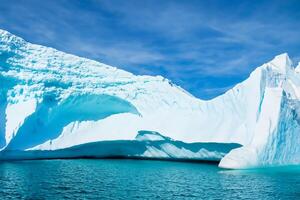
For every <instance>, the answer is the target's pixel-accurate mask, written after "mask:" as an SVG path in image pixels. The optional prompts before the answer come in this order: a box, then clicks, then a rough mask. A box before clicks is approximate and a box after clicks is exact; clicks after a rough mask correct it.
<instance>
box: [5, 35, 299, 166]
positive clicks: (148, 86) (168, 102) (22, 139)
mask: <svg viewBox="0 0 300 200" xmlns="http://www.w3.org/2000/svg"><path fill="white" fill-rule="evenodd" d="M299 98H300V70H299V65H298V67H295V68H294V67H293V66H292V62H291V61H290V59H289V57H288V55H287V54H286V53H285V54H281V55H279V56H276V57H275V58H274V59H273V60H272V61H270V62H268V63H265V64H263V65H262V66H260V67H258V68H256V69H255V70H254V71H253V72H252V73H251V74H250V76H249V78H248V79H246V80H245V81H243V82H242V83H240V84H237V85H236V86H235V87H233V88H232V89H230V90H229V91H227V92H226V93H225V94H223V95H221V96H219V97H216V98H214V99H212V100H208V101H204V100H200V99H197V98H195V97H194V96H192V95H191V94H189V93H188V92H187V91H185V90H183V89H182V88H180V87H179V86H176V85H174V84H173V83H172V82H171V81H169V80H168V79H165V78H163V77H161V76H136V75H133V74H131V73H129V72H126V71H123V70H120V69H117V68H115V67H112V66H108V65H105V64H102V63H99V62H96V61H93V60H89V59H85V58H81V57H77V56H74V55H70V54H66V53H63V52H60V51H57V50H55V49H53V48H48V47H44V46H40V45H35V44H31V43H28V42H26V41H24V40H23V39H21V38H19V37H17V36H14V35H12V34H10V33H9V32H7V31H4V30H1V29H0V149H1V150H2V151H14V150H16V151H33V150H34V151H37V150H44V151H47V150H61V149H66V148H71V147H74V146H77V145H83V144H88V143H93V142H103V141H119V140H126V141H127V140H132V141H145V140H149V141H160V140H164V139H165V138H168V139H170V138H171V139H172V140H174V141H182V142H184V143H199V142H202V143H205V142H215V143H239V144H241V145H243V147H240V148H237V149H234V150H232V151H231V152H230V153H229V154H228V155H226V156H225V157H224V158H223V159H222V160H221V163H220V167H223V168H249V167H259V166H270V165H286V164H299V163H300V156H299V155H300V147H298V146H299V145H298V144H299V143H300V137H299V123H300V120H299V117H298V115H299V107H300V106H299V105H300V104H299V101H298V100H299ZM140 131H149V132H152V133H154V132H155V133H159V135H157V134H148V133H147V132H145V133H146V134H144V135H139V132H140ZM138 135H139V137H137V136H138ZM286 145H289V147H287V146H286ZM163 149H168V150H170V151H171V152H173V153H174V154H176V155H174V157H176V156H177V157H182V158H184V157H186V158H190V157H196V158H201V156H203V155H204V154H205V156H206V157H209V155H211V154H214V155H217V154H218V155H217V156H215V157H218V158H219V159H221V158H222V157H223V156H220V155H221V154H220V152H217V153H216V152H205V151H206V150H205V149H203V150H201V151H199V152H198V153H195V152H194V153H193V154H191V153H190V152H189V150H186V149H181V150H178V147H176V146H174V145H173V144H164V145H162V146H161V149H154V148H153V147H151V148H149V149H148V150H147V151H145V152H144V155H145V156H152V157H155V155H160V157H163V154H162V153H159V152H161V150H163ZM279 151H286V152H284V153H282V152H281V153H282V154H281V153H280V152H279ZM200 154H201V155H200ZM168 155H169V156H170V155H171V156H172V154H171V153H170V152H169V154H168ZM197 155H198V156H197ZM222 155H223V154H222Z"/></svg>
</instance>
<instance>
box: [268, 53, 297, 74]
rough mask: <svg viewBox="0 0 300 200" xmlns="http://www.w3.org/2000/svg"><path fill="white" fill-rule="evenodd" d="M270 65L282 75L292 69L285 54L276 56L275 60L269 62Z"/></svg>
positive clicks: (289, 60) (290, 62)
mask: <svg viewBox="0 0 300 200" xmlns="http://www.w3.org/2000/svg"><path fill="white" fill-rule="evenodd" d="M270 64H271V65H272V67H275V68H276V69H278V70H280V71H282V72H284V73H285V72H286V71H287V70H289V69H291V67H292V61H291V59H290V58H289V55H288V54H287V53H282V54H280V55H278V56H275V58H274V59H273V60H271V62H270Z"/></svg>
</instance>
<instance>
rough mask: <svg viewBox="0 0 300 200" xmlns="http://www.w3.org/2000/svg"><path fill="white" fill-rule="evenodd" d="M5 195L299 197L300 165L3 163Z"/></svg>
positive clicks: (0, 180) (0, 192) (0, 194)
mask: <svg viewBox="0 0 300 200" xmlns="http://www.w3.org/2000/svg"><path fill="white" fill-rule="evenodd" d="M0 185H1V187H0V199H54V198H55V199H63V198H69V199H95V198H96V199H99V198H101V199H298V198H299V197H300V167H299V166H291V167H285V168H271V169H258V170H222V169H219V168H218V167H217V166H216V165H211V164H200V163H183V162H164V161H146V160H39V161H18V162H2V163H0Z"/></svg>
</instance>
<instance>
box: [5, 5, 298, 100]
mask: <svg viewBox="0 0 300 200" xmlns="http://www.w3.org/2000/svg"><path fill="white" fill-rule="evenodd" d="M0 28H1V29H5V30H8V31H10V32H12V33H14V34H16V35H18V36H21V37H23V38H24V39H26V40H27V41H30V42H32V43H37V44H42V45H46V46H51V47H54V48H56V49H58V50H61V51H65V52H68V53H72V54H76V55H79V56H83V57H88V58H91V59H96V60H98V61H100V62H103V63H106V64H110V65H113V66H117V67H119V68H122V69H125V70H127V71H130V72H133V73H135V74H147V75H162V76H164V77H166V78H168V79H170V80H171V81H173V82H174V83H176V84H178V85H180V86H181V87H183V88H184V89H186V90H188V91H189V92H190V93H192V94H194V95H195V96H197V97H200V98H203V99H209V98H212V97H215V96H217V95H219V94H222V93H223V92H225V91H226V90H228V89H229V88H231V87H233V86H234V85H235V84H236V83H238V82H240V81H242V80H244V79H245V78H247V77H248V76H249V74H250V72H251V71H252V70H253V69H254V68H256V67H257V66H259V65H261V64H263V63H264V62H267V61H268V60H270V59H272V58H273V57H274V56H275V55H277V54H280V53H283V52H288V53H289V55H290V57H291V58H292V59H293V60H294V61H295V62H298V61H300V1H298V0H285V1H280V0H278V1H276V0H273V1H264V0H261V1H255V0H201V1H193V0H187V1H176V0H174V1H168V0H151V1H147V0H126V1H124V0H81V1H80V0H47V1H46V0H45V1H41V0H0Z"/></svg>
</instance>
